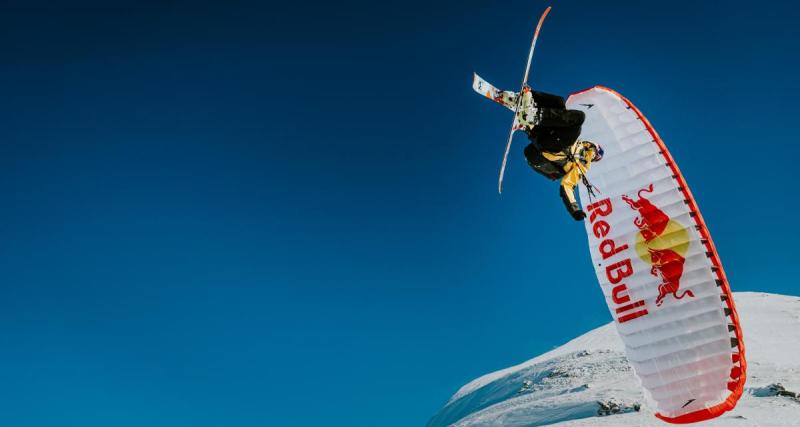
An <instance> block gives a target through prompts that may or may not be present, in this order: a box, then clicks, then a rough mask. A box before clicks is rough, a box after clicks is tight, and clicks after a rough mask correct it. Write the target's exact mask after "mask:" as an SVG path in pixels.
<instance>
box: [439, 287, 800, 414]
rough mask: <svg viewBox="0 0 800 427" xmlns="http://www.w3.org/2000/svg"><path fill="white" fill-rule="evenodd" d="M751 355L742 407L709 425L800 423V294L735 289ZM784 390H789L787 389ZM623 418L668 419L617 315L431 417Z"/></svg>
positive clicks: (461, 393) (465, 390) (491, 378)
mask: <svg viewBox="0 0 800 427" xmlns="http://www.w3.org/2000/svg"><path fill="white" fill-rule="evenodd" d="M734 298H735V300H736V306H737V310H738V312H739V315H740V318H741V321H742V330H743V333H744V341H745V345H746V349H747V350H746V351H747V353H746V354H747V359H748V372H749V374H748V379H747V386H746V390H745V395H743V396H742V398H741V400H740V401H739V404H738V405H737V407H736V408H735V409H734V410H733V411H731V412H727V413H726V414H724V415H723V416H721V417H719V418H717V419H714V420H711V421H710V422H707V423H705V424H704V425H719V426H722V425H734V426H755V425H759V426H779V425H798V423H800V397H793V395H794V396H800V298H798V297H793V296H784V295H775V294H765V293H753V292H740V293H736V294H735V296H734ZM781 390H782V391H781ZM501 425H502V426H538V425H586V426H589V425H591V426H595V425H621V426H627V425H630V426H634V425H635V426H642V425H654V426H655V425H659V426H663V425H664V423H663V422H662V421H660V420H658V419H656V418H655V417H654V416H653V411H652V410H650V409H649V408H647V407H646V406H645V401H644V396H643V395H642V390H641V387H640V385H639V381H638V380H637V379H636V377H635V376H634V374H633V372H632V370H631V368H630V366H629V365H628V362H627V360H626V359H625V354H624V350H623V346H622V342H621V341H620V339H619V337H618V335H617V333H616V330H615V328H614V325H613V323H609V324H607V325H604V326H602V327H600V328H597V329H595V330H593V331H590V332H588V333H586V334H584V335H582V336H580V337H578V338H576V339H574V340H572V341H570V342H568V343H566V344H564V345H563V346H561V347H559V348H556V349H554V350H552V351H549V352H547V353H545V354H542V355H540V356H537V357H535V358H533V359H531V360H528V361H527V362H523V363H521V364H519V365H516V366H512V367H510V368H506V369H502V370H499V371H496V372H492V373H490V374H487V375H484V376H482V377H480V378H477V379H475V380H473V381H471V382H470V383H468V384H466V385H464V386H463V387H461V389H459V390H458V391H457V392H456V393H455V394H454V395H453V396H452V397H451V398H450V400H449V401H448V402H447V404H446V405H445V406H444V407H443V408H442V409H441V410H440V411H439V412H438V413H437V414H436V415H434V416H433V418H431V420H430V421H429V423H428V427H437V426H458V427H466V426H501Z"/></svg>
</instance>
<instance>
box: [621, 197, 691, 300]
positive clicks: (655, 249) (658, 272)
mask: <svg viewBox="0 0 800 427" xmlns="http://www.w3.org/2000/svg"><path fill="white" fill-rule="evenodd" d="M644 193H653V184H650V185H649V186H648V187H647V188H643V189H641V190H639V191H638V192H637V193H636V195H637V199H632V198H630V197H628V196H622V200H624V201H625V203H627V204H628V206H630V207H631V209H633V210H636V211H638V213H639V216H638V217H637V218H636V219H634V220H633V224H634V225H636V227H637V228H638V229H639V235H638V236H637V238H636V253H637V254H638V255H639V258H641V259H642V261H644V262H646V263H648V264H650V265H651V266H652V267H651V268H650V274H652V275H653V276H656V277H658V278H659V279H661V284H659V285H658V297H656V306H661V304H662V303H663V302H664V299H665V298H666V297H667V296H668V295H671V296H672V297H673V298H675V299H681V298H683V297H686V296H689V297H694V294H693V293H692V291H690V290H685V291H684V292H682V293H680V294H679V293H678V291H679V290H680V283H681V277H683V266H684V264H685V262H686V259H685V258H684V255H686V252H687V250H688V249H689V233H688V232H687V231H686V228H684V227H683V226H682V225H680V224H679V223H678V222H677V221H674V220H672V219H671V218H670V217H669V216H668V215H667V214H665V213H664V211H662V210H661V209H659V208H658V207H657V206H656V205H655V204H653V203H652V202H651V201H650V200H649V199H647V198H646V197H645V196H644Z"/></svg>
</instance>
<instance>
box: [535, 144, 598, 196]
mask: <svg viewBox="0 0 800 427" xmlns="http://www.w3.org/2000/svg"><path fill="white" fill-rule="evenodd" d="M569 153H570V154H571V156H568V155H567V153H566V152H558V153H550V152H547V151H544V152H542V156H543V157H544V158H545V159H547V160H550V161H551V162H555V163H558V164H562V163H563V166H562V169H564V172H566V175H564V177H563V178H561V194H562V195H563V196H564V197H566V198H567V200H564V203H569V204H573V203H577V201H576V200H575V186H576V185H578V182H579V181H580V180H581V178H582V177H583V175H585V174H586V172H587V171H589V167H591V165H592V159H594V154H595V148H594V145H592V144H591V143H590V142H588V141H581V140H578V141H575V143H574V144H572V146H571V147H569ZM570 157H572V159H574V160H575V161H572V160H570Z"/></svg>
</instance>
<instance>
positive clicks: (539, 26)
mask: <svg viewBox="0 0 800 427" xmlns="http://www.w3.org/2000/svg"><path fill="white" fill-rule="evenodd" d="M551 8H552V7H551V6H548V7H547V9H545V10H544V13H542V16H541V17H540V18H539V23H538V24H537V25H536V32H534V33H533V40H532V41H531V49H530V51H529V52H528V65H526V66H525V76H524V77H523V78H522V85H521V86H520V89H519V93H520V96H517V104H516V105H515V106H514V110H513V111H514V121H513V122H512V123H511V132H510V133H509V134H508V142H506V151H505V152H504V153H503V163H502V164H501V165H500V177H499V178H498V180H497V192H498V193H500V194H502V193H503V176H504V175H505V173H506V163H507V162H508V152H509V151H510V150H511V140H512V139H513V138H514V132H515V131H516V130H517V129H519V128H520V125H519V122H518V121H517V111H519V107H520V103H521V102H522V96H521V95H522V90H523V89H524V88H525V86H526V85H527V84H528V74H529V73H530V71H531V60H533V49H534V48H535V47H536V39H538V38H539V31H540V30H541V29H542V24H543V23H544V18H546V17H547V14H548V13H550V9H551Z"/></svg>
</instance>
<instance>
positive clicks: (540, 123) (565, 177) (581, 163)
mask: <svg viewBox="0 0 800 427" xmlns="http://www.w3.org/2000/svg"><path fill="white" fill-rule="evenodd" d="M494 94H495V96H496V97H495V98H494V100H495V101H496V102H498V103H500V104H503V105H505V106H507V107H508V106H511V107H512V108H513V107H514V106H516V105H517V101H518V97H519V94H518V93H516V92H511V91H496V92H495V93H494ZM585 118H586V115H585V114H584V113H583V111H580V110H568V109H567V107H566V103H565V102H564V98H562V97H560V96H558V95H551V94H549V93H544V92H538V91H534V90H531V88H530V87H528V86H525V87H524V88H523V89H522V100H521V102H520V108H519V110H518V111H517V121H518V122H519V123H520V124H521V125H522V126H523V128H522V129H523V130H524V131H525V133H526V134H527V135H528V139H529V140H530V141H531V142H530V144H528V145H527V146H526V147H525V158H526V159H527V160H528V165H530V167H531V168H533V170H534V171H536V172H538V173H540V174H542V175H544V176H546V177H548V178H550V179H553V180H555V179H558V178H561V199H562V200H563V201H564V206H566V208H567V211H569V213H570V215H572V217H573V218H575V220H577V221H581V220H583V219H584V218H586V213H585V212H583V210H582V209H581V208H580V206H578V202H577V200H576V199H575V186H576V185H578V182H579V181H580V180H582V179H583V180H584V183H586V182H587V181H585V179H586V178H585V175H586V172H587V171H588V170H589V167H590V166H591V164H592V162H596V161H599V160H600V159H602V158H603V149H602V148H601V147H600V145H598V144H595V143H592V142H590V141H584V140H581V139H579V136H580V134H581V125H583V121H584V119H585ZM590 190H591V188H590Z"/></svg>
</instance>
